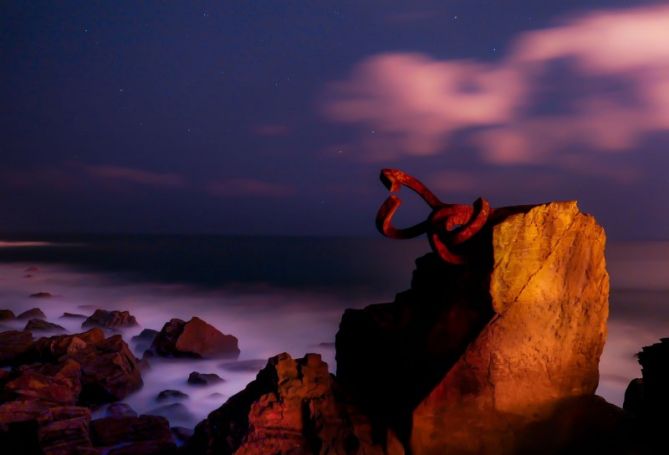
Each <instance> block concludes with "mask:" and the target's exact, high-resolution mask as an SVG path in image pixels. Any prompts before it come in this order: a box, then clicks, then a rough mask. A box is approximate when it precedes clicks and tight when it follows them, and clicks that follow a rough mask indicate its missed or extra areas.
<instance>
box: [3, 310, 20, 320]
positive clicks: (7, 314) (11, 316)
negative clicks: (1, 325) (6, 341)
mask: <svg viewBox="0 0 669 455" xmlns="http://www.w3.org/2000/svg"><path fill="white" fill-rule="evenodd" d="M15 317H16V316H14V312H13V311H12V310H0V321H7V320H9V319H14V318H15Z"/></svg>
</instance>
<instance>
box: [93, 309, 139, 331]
mask: <svg viewBox="0 0 669 455" xmlns="http://www.w3.org/2000/svg"><path fill="white" fill-rule="evenodd" d="M136 325H137V320H136V319H135V317H134V316H133V315H131V314H130V312H128V311H107V310H101V309H97V310H95V313H93V314H92V315H91V316H90V317H89V318H88V319H86V320H85V321H84V322H82V323H81V327H82V328H86V327H104V328H106V329H120V328H125V327H134V326H136Z"/></svg>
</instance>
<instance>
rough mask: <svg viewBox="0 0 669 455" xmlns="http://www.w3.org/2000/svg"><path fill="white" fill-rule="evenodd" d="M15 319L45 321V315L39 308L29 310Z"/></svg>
mask: <svg viewBox="0 0 669 455" xmlns="http://www.w3.org/2000/svg"><path fill="white" fill-rule="evenodd" d="M16 319H46V315H45V314H44V313H43V312H42V310H40V309H39V308H31V309H30V310H27V311H24V312H23V313H21V314H19V315H18V316H16Z"/></svg>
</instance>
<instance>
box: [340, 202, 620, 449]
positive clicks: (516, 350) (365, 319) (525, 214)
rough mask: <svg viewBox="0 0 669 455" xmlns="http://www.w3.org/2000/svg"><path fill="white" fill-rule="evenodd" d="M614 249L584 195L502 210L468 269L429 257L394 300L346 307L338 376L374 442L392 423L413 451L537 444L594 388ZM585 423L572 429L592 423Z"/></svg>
mask: <svg viewBox="0 0 669 455" xmlns="http://www.w3.org/2000/svg"><path fill="white" fill-rule="evenodd" d="M604 245H605V234H604V231H603V229H602V228H601V227H600V226H599V225H598V224H597V223H596V221H595V220H594V218H593V217H591V216H589V215H586V214H583V213H581V212H580V211H579V210H578V207H577V205H576V203H575V202H555V203H549V204H542V205H537V206H522V207H510V208H504V209H496V211H495V217H494V219H493V220H492V221H491V222H489V223H488V225H487V226H486V227H485V228H484V229H483V230H482V231H481V232H479V233H478V234H476V236H475V237H474V238H472V239H471V240H470V241H469V242H468V245H466V248H467V249H468V251H467V255H466V256H467V257H470V258H473V260H471V261H470V262H469V263H468V264H465V265H462V266H452V265H449V264H446V263H443V262H441V261H440V260H439V259H438V257H437V256H436V255H435V254H434V253H431V254H428V255H426V256H424V257H423V258H420V259H419V260H418V261H417V269H416V271H415V272H414V277H413V281H412V287H411V289H410V290H409V291H406V292H404V293H401V294H399V295H398V296H397V298H396V299H395V301H394V302H393V303H390V304H380V305H372V306H370V307H367V308H365V309H363V310H348V311H347V312H346V313H345V314H344V316H343V318H342V322H341V325H340V330H339V333H338V334H337V340H336V347H337V379H338V380H339V381H340V382H341V384H342V385H343V386H344V387H345V388H346V389H347V390H348V391H350V392H351V393H352V394H353V396H354V398H355V400H356V401H357V402H359V403H360V404H361V406H362V407H363V409H364V411H365V412H367V413H368V414H369V415H370V417H371V418H372V421H373V423H374V427H375V430H376V434H375V436H376V437H377V438H383V436H384V434H386V432H387V430H388V428H390V429H392V430H394V432H396V434H397V435H398V437H399V439H400V441H401V442H402V443H403V444H404V445H405V447H406V448H407V449H409V450H410V451H411V453H413V454H442V453H455V454H457V453H514V452H516V451H517V450H519V448H520V447H527V446H528V444H529V445H530V446H531V444H532V441H533V438H534V437H536V436H533V435H532V434H530V433H531V431H532V430H533V429H535V428H538V427H540V423H541V422H545V421H550V420H551V419H553V418H556V417H555V415H556V412H557V410H559V409H561V405H562V404H563V403H565V402H566V401H570V400H572V399H573V398H575V397H583V396H585V397H592V396H593V394H594V391H595V389H596V387H597V384H598V379H599V374H598V364H599V357H600V354H601V352H602V349H603V346H604V341H605V338H606V319H607V316H608V294H609V277H608V273H607V271H606V262H605V258H604ZM565 400H566V401H565ZM588 403H590V402H588V401H587V400H586V401H583V402H579V405H581V406H590V404H588ZM592 406H594V408H597V409H599V407H598V405H595V404H592ZM594 408H593V409H594ZM593 412H594V411H593ZM602 412H603V413H607V412H609V409H608V408H607V409H603V408H602ZM586 414H588V412H581V413H578V412H573V415H575V416H576V417H579V416H583V415H586ZM576 417H575V418H574V419H571V421H569V420H567V422H566V423H565V422H563V423H564V424H565V425H569V426H570V427H569V428H577V427H578V426H579V425H580V426H584V427H585V428H587V425H588V422H584V421H583V420H584V419H579V418H576ZM565 432H566V434H567V433H569V432H568V431H566V430H565ZM569 434H570V433H569ZM552 443H554V444H558V445H559V444H561V443H564V444H568V443H569V442H568V441H552ZM539 447H541V450H542V451H544V452H546V453H550V452H552V451H559V450H561V447H557V446H554V447H553V446H548V445H546V446H541V445H540V446H539Z"/></svg>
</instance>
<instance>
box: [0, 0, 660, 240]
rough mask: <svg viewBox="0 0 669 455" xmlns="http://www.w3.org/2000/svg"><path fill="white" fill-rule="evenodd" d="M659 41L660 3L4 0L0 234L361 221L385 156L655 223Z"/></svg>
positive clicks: (368, 220) (241, 229) (286, 228)
mask: <svg viewBox="0 0 669 455" xmlns="http://www.w3.org/2000/svg"><path fill="white" fill-rule="evenodd" d="M667 43H669V5H668V4H667V2H666V1H661V2H650V1H631V0H626V1H622V0H621V1H618V0H608V1H592V0H559V1H554V0H550V1H535V0H505V1H482V0H460V1H448V0H440V1H425V2H424V1H412V2H396V1H387V0H383V1H380V0H375V1H361V0H355V1H345V2H344V1H337V2H330V1H319V2H307V1H305V0H301V1H272V2H269V1H232V0H230V1H221V2H195V1H183V2H152V1H146V2H137V1H107V2H98V1H90V0H85V1H81V2H73V1H58V2H53V1H48V2H37V1H32V2H28V1H4V2H2V3H1V4H0V158H1V166H0V232H5V233H9V232H42V233H49V232H79V233H96V232H108V233H116V232H118V233H193V234H196V233H208V234H212V233H217V234H218V233H220V234H249V235H257V234H281V235H283V234H296V235H374V225H373V219H374V215H375V213H376V210H377V208H378V206H379V205H380V203H381V202H382V201H383V199H384V198H385V197H386V192H385V189H384V188H383V187H382V185H381V184H380V182H379V181H378V172H379V170H380V169H381V168H384V167H396V168H401V169H404V170H406V171H407V172H409V173H411V174H414V175H415V176H416V177H418V178H420V179H421V180H423V181H424V182H425V183H426V184H427V185H428V186H429V187H430V188H432V189H433V191H434V192H435V193H437V194H438V195H440V196H441V197H442V199H443V200H445V201H448V202H458V203H469V202H471V201H473V200H474V199H475V198H476V197H478V196H484V197H486V198H488V199H489V200H490V201H491V203H492V205H493V206H502V205H509V204H518V203H534V202H543V201H546V200H553V199H578V200H579V201H580V204H581V208H582V209H584V210H585V211H588V212H590V213H592V214H594V215H595V216H596V217H597V218H598V220H599V221H600V222H601V223H602V224H603V225H604V226H605V228H606V229H607V232H608V234H609V237H610V238H612V239H616V240H620V239H667V238H669V203H667V199H666V198H667V196H668V195H669V178H668V177H667V175H668V171H667V169H668V167H669V134H668V133H669V44H667ZM413 202H414V207H413V209H409V210H406V211H405V212H404V213H403V215H404V218H403V220H404V221H406V222H417V221H419V220H420V219H419V218H420V217H421V216H423V215H424V214H426V213H427V212H426V210H425V209H424V208H423V207H422V206H421V203H419V202H416V201H415V200H414V201H413ZM406 208H409V207H406ZM404 209H405V207H403V208H402V209H401V211H404Z"/></svg>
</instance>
